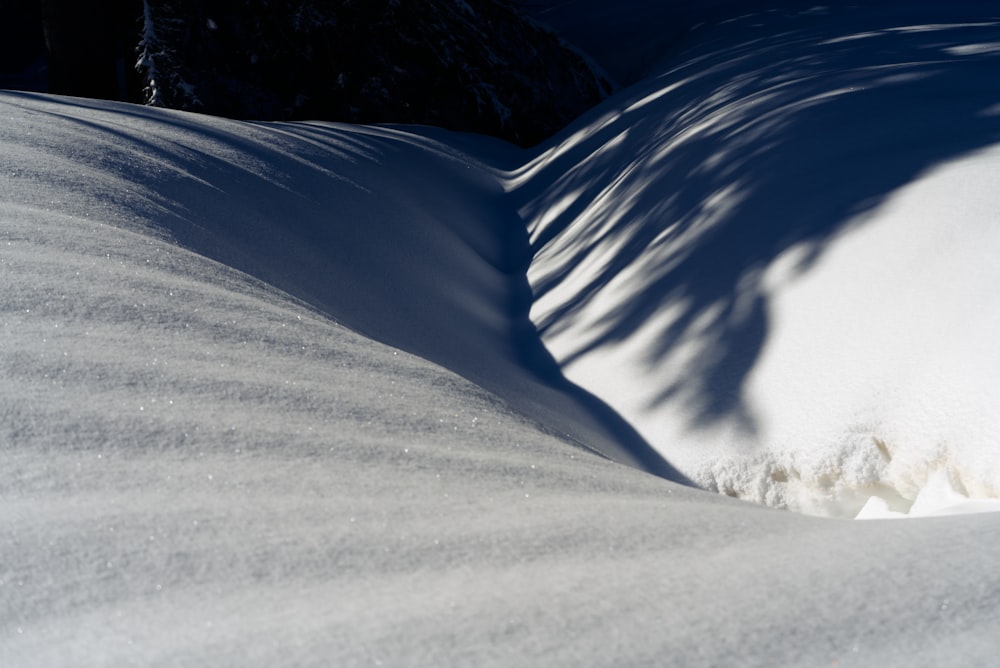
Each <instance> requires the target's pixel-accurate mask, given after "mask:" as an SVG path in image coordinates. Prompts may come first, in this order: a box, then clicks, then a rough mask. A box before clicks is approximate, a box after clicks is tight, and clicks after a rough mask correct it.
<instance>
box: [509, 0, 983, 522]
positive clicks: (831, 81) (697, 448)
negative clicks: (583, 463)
mask: <svg viewBox="0 0 1000 668" xmlns="http://www.w3.org/2000/svg"><path fill="white" fill-rule="evenodd" d="M640 4H641V3H640ZM685 39H686V41H685V46H684V48H683V49H682V50H681V51H679V52H678V53H674V54H673V55H671V56H670V57H669V58H668V59H666V60H665V61H663V63H662V64H661V65H660V66H659V67H658V69H654V70H653V71H652V72H650V73H649V75H648V77H647V78H645V79H643V80H642V81H641V82H640V83H638V84H636V85H635V86H633V88H631V89H629V90H628V91H626V92H625V93H623V94H622V95H621V96H619V97H616V98H615V99H614V100H613V102H612V103H609V104H606V105H604V106H602V107H600V108H599V109H597V110H595V111H594V112H593V113H592V114H591V115H590V116H589V117H587V118H586V119H585V120H583V121H582V122H581V123H578V124H576V125H575V126H573V127H572V128H570V129H569V130H568V131H567V132H566V133H565V134H563V135H562V136H560V137H559V138H557V139H556V140H554V141H553V142H552V143H551V144H550V145H549V146H548V147H547V148H546V150H545V151H542V152H540V153H538V154H537V155H536V156H535V158H534V160H533V161H531V162H530V163H529V164H528V165H527V166H526V168H525V169H523V170H522V171H521V172H520V173H518V174H516V175H514V176H513V177H512V180H511V186H510V189H511V190H512V191H514V192H516V193H518V194H519V195H520V197H521V199H520V207H521V209H520V210H521V213H522V215H523V216H524V217H525V219H526V220H527V221H528V223H529V229H530V234H531V241H532V244H533V247H534V250H535V253H534V259H533V262H532V265H531V267H530V269H529V280H530V282H531V285H532V288H533V290H534V293H535V302H534V304H533V307H532V311H531V317H532V320H533V321H534V322H535V324H536V325H537V327H538V329H539V331H540V332H541V334H542V337H543V341H544V342H545V344H546V346H547V347H548V348H549V349H550V350H551V351H552V353H553V355H554V356H555V357H556V359H557V360H558V361H559V363H560V365H561V366H562V367H563V368H564V370H565V371H566V373H567V376H568V377H569V378H570V379H571V380H572V381H574V382H576V383H578V384H580V385H581V386H583V387H585V388H587V389H589V390H591V391H592V392H594V393H595V394H597V395H599V396H600V397H601V398H603V399H604V400H605V401H607V402H608V403H609V404H610V405H611V406H612V407H614V408H615V409H616V410H617V411H619V412H620V413H621V414H622V415H623V416H624V417H625V418H626V419H627V420H629V421H630V422H631V423H632V424H633V425H635V426H636V427H637V428H638V430H639V432H640V433H641V434H642V435H643V436H644V437H645V438H646V440H648V441H649V442H650V443H651V444H652V445H653V446H654V447H655V448H656V449H657V450H658V451H659V452H660V453H661V454H662V455H663V456H664V457H665V458H666V459H668V460H669V461H670V462H671V463H672V464H673V465H674V466H676V467H677V468H678V469H680V471H681V472H683V473H684V474H685V475H687V476H689V477H690V478H691V479H692V480H694V481H695V482H696V483H698V484H699V485H701V486H703V487H706V488H708V489H713V490H717V491H719V492H722V493H725V494H729V495H732V496H736V497H739V498H742V499H747V500H752V501H758V502H763V503H767V504H770V505H774V506H778V507H787V508H793V509H797V510H801V511H805V512H809V513H816V514H824V515H836V516H853V515H854V514H856V513H857V512H858V511H859V510H861V508H862V506H864V504H865V502H866V500H867V499H868V498H869V497H872V496H880V497H882V498H884V499H891V500H892V504H891V505H892V506H893V508H894V509H896V510H907V509H909V508H910V506H911V505H912V504H915V501H916V499H917V498H918V497H920V495H921V494H922V491H923V490H925V489H926V488H927V487H928V485H933V482H932V479H933V476H934V475H935V472H941V474H942V475H946V476H947V477H948V479H949V480H951V481H952V484H953V485H954V489H955V490H957V492H959V493H961V494H965V495H968V496H969V497H970V498H974V499H978V498H996V497H997V496H998V495H1000V442H998V440H1000V408H998V406H1000V404H998V402H997V398H998V396H1000V381H998V379H1000V352H998V349H997V347H996V345H995V341H996V340H997V338H998V334H1000V303H998V301H997V297H996V289H995V286H996V285H997V283H998V280H1000V270H998V269H997V264H996V261H995V258H996V257H997V254H998V251H1000V226H998V225H997V222H998V218H997V216H998V213H997V212H998V211H1000V191H998V190H997V189H996V187H995V184H996V183H997V181H998V179H1000V111H998V106H997V104H998V98H997V93H996V91H997V89H996V81H995V72H996V71H997V69H998V67H1000V51H998V50H996V49H992V48H989V45H991V44H997V43H1000V20H998V19H997V18H996V17H995V16H993V15H991V14H990V12H989V11H988V10H986V9H985V8H984V6H983V5H982V3H973V2H969V3H952V4H949V5H948V6H947V7H944V6H938V7H935V6H925V5H921V6H919V7H912V6H910V5H907V6H905V7H903V6H902V5H899V6H897V5H890V4H885V3H882V4H879V3H872V4H870V5H867V6H866V5H859V6H852V7H850V8H847V7H843V8H822V7H801V8H799V6H798V5H796V4H795V3H787V4H786V5H784V6H778V7H776V8H775V7H772V8H771V9H767V10H764V9H761V10H756V11H751V12H746V13H744V15H742V16H738V17H736V18H732V19H730V20H727V21H724V22H721V23H715V24H710V25H704V26H701V27H699V28H698V29H697V30H694V31H693V32H691V33H690V34H689V35H688V36H687V37H686V38H685ZM929 481H931V482H929Z"/></svg>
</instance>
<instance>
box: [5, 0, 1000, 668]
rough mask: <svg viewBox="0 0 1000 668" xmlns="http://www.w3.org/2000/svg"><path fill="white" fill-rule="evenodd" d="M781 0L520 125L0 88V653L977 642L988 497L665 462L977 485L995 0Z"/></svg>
mask: <svg viewBox="0 0 1000 668" xmlns="http://www.w3.org/2000/svg"><path fill="white" fill-rule="evenodd" d="M634 4H635V6H636V7H645V11H648V12H652V13H650V14H646V15H644V16H645V18H646V21H645V22H646V23H653V22H655V21H656V20H662V19H664V18H665V17H666V14H665V13H664V12H667V10H669V9H670V8H671V5H670V4H669V3H667V4H666V5H663V4H660V5H658V6H659V8H660V9H659V10H658V9H657V5H656V4H655V3H634ZM798 7H799V5H798V4H795V5H788V6H786V7H785V10H784V11H777V12H764V13H755V12H751V13H749V14H746V13H745V12H737V13H735V14H733V15H732V17H730V18H731V19H732V20H726V21H724V22H721V23H719V24H718V25H716V24H712V25H704V26H701V27H699V28H697V29H695V30H693V31H690V32H689V33H687V34H685V35H684V36H683V37H681V38H680V41H674V42H672V43H671V45H670V46H669V49H672V50H674V51H675V53H673V55H671V56H670V58H669V59H667V60H664V61H662V63H661V64H659V65H655V66H654V67H653V69H652V70H649V71H648V72H647V73H646V75H644V78H641V79H640V80H639V81H637V83H636V84H635V85H634V86H632V87H631V88H629V89H627V90H625V91H622V92H621V93H619V94H618V95H617V96H616V97H614V98H612V99H611V100H609V101H608V102H607V103H606V104H604V105H602V106H601V107H598V108H596V109H595V110H593V112H591V113H590V114H589V115H588V116H586V117H584V118H582V119H580V121H579V122H577V123H575V124H574V125H572V126H571V127H569V128H568V129H567V130H566V131H565V132H564V133H562V134H560V135H559V136H557V137H555V138H553V140H551V141H550V142H549V143H547V144H545V145H543V146H541V147H539V148H538V149H537V150H532V151H522V150H519V149H515V148H513V147H511V146H509V145H507V144H504V143H502V142H499V141H496V140H491V139H486V138H482V137H477V136H471V135H456V134H451V133H447V132H443V131H439V130H435V129H433V128H404V127H358V126H349V125H336V124H327V123H243V122H235V121H228V120H223V119H218V118H211V117H207V116H200V115H196V114H188V113H182V112H171V111H165V110H160V109H150V108H145V107H137V106H131V105H124V104H117V103H106V102H95V101H87V100H81V99H72V98H62V97H54V96H46V95H37V94H28V93H15V92H2V93H0V119H2V122H0V277H2V281H3V285H4V292H3V298H2V299H0V309H2V312H3V316H2V320H0V323H2V326H0V369H2V376H0V378H2V380H0V456H2V458H3V459H2V462H3V467H2V468H0V664H2V665H14V666H68V665H73V666H77V665H90V666H105V665H106V666H122V665H126V666H127V665H136V666H139V665H142V666H148V665H178V664H179V665H240V666H248V665H250V666H253V665H257V666H271V665H276V664H277V665H301V666H305V665H329V664H336V665H371V664H376V665H379V664H381V665H428V666H429V665H435V666H436V665H456V666H457V665H470V664H471V665H497V666H500V665H512V664H530V665H546V666H549V665H637V666H639V665H649V666H659V665H664V664H675V665H734V666H738V665H747V666H771V665H841V666H849V665H855V666H872V665H878V666H907V667H909V666H939V665H963V666H990V665H992V663H993V662H994V661H995V657H996V653H997V649H998V644H997V640H996V638H997V630H998V629H1000V573H998V571H997V569H996V567H995V562H996V558H995V555H996V554H997V550H998V549H1000V532H998V531H997V527H998V526H1000V515H997V514H996V513H981V514H975V515H963V516H953V517H944V518H924V519H914V520H907V521H894V522H850V521H843V520H838V519H823V518H817V517H809V516H805V515H800V514H796V513H788V512H780V511H776V510H773V509H769V508H765V507H762V506H760V505H756V504H749V503H744V502H742V501H738V500H734V499H730V498H727V497H726V496H725V495H723V494H718V493H715V492H709V491H702V490H698V489H696V488H694V487H692V486H689V485H684V484H679V483H681V482H683V481H684V478H685V476H690V477H693V478H694V479H695V482H700V483H702V484H705V485H707V486H715V487H717V488H718V489H719V491H729V492H731V493H733V494H736V495H741V496H744V497H747V498H757V499H760V500H763V501H766V502H770V503H772V504H774V505H788V506H793V507H798V508H801V509H806V510H812V511H815V512H821V511H823V512H832V513H838V514H850V513H851V512H852V511H854V510H856V509H857V508H858V507H859V506H860V503H862V502H864V500H865V497H866V496H867V495H869V494H871V495H873V498H874V499H875V501H874V502H872V503H871V504H869V506H868V507H867V511H866V513H867V514H869V515H883V516H884V515H888V514H889V513H891V512H893V511H894V510H895V511H902V510H909V511H911V512H912V513H913V514H932V513H934V512H935V511H938V510H940V509H941V507H942V506H946V505H949V504H953V503H955V502H956V501H958V502H964V503H966V505H967V506H968V504H973V505H975V506H976V507H974V508H972V509H976V510H979V509H982V508H983V507H984V506H985V507H990V504H991V503H993V502H992V501H990V500H989V499H987V498H980V500H978V501H975V502H972V501H967V500H966V497H967V496H969V495H971V496H976V497H989V496H994V497H995V496H996V494H995V490H996V477H995V476H996V471H997V466H998V464H997V459H998V458H997V455H996V452H997V451H996V448H995V447H993V446H992V443H991V441H990V438H991V434H995V433H996V431H997V430H996V427H997V426H998V423H997V421H996V420H995V413H994V412H993V411H994V410H995V409H994V408H993V402H992V401H991V399H992V398H993V397H995V389H994V388H995V386H996V384H995V381H994V378H996V373H995V371H996V361H997V356H996V353H995V352H994V351H993V350H992V348H993V346H991V345H990V344H991V342H992V340H993V339H994V338H995V336H994V332H995V331H996V328H997V327H996V326H997V317H996V315H995V312H994V311H995V309H994V308H993V304H994V301H995V300H994V298H993V296H992V290H991V289H990V288H991V283H992V279H993V278H995V276H996V270H995V268H994V265H993V264H992V263H991V262H990V258H991V257H992V256H993V254H994V253H993V252H992V251H993V250H994V249H995V247H996V242H997V239H998V236H997V234H998V233H997V232H996V231H995V230H994V229H993V228H994V227H996V226H995V223H996V216H997V215H998V213H997V212H998V211H1000V208H998V205H1000V202H998V201H997V199H996V198H997V195H996V192H995V189H993V188H992V187H991V186H990V184H991V183H992V182H993V181H994V180H995V175H996V173H997V169H998V163H1000V161H998V159H997V154H996V149H995V148H993V146H994V145H995V144H997V143H1000V137H998V134H1000V125H998V119H1000V116H998V115H997V113H996V105H997V104H1000V99H998V95H997V91H998V89H997V86H996V84H995V82H994V81H993V78H992V73H993V72H995V71H996V67H995V66H996V64H997V63H996V58H997V55H998V53H1000V48H998V47H997V46H996V45H997V44H998V43H1000V29H998V25H1000V19H998V18H993V17H990V16H989V15H986V14H988V12H986V11H984V10H983V8H982V5H981V4H978V3H964V4H963V3H950V4H947V5H944V4H942V5H941V6H940V7H936V6H935V5H934V4H927V5H920V7H919V8H918V9H914V7H913V6H908V7H907V8H906V9H905V10H904V9H901V8H900V7H898V6H896V5H894V4H885V5H882V4H878V5H873V6H871V7H867V8H855V9H853V10H851V11H848V10H837V11H833V10H828V11H827V12H826V13H823V12H821V11H818V10H814V11H809V12H803V11H800V9H799V8H798ZM809 9H813V8H811V7H810V8H809ZM658 12H659V13H658ZM641 17H642V15H639V16H638V18H641ZM592 34H595V31H593V30H592ZM637 46H641V45H637ZM681 47H682V48H681ZM678 48H681V50H680V51H677V49H678ZM650 49H653V46H652V45H649V49H647V48H640V49H638V50H637V51H636V53H641V54H642V57H643V58H649V54H650V53H651V52H652V51H650ZM609 50H610V49H609ZM654 50H655V49H654ZM655 60H656V58H653V59H652V61H655ZM652 61H649V62H652ZM636 62H637V61H633V64H634V65H635V67H636V68H638V65H637V64H635V63H636ZM959 226H961V227H959ZM536 327H537V329H536ZM470 381H471V382H470ZM616 411H617V412H616ZM925 441H927V442H930V443H931V445H930V446H928V445H927V443H926V442H925ZM581 446H585V447H581ZM657 452H658V453H659V456H658V455H657ZM598 453H603V454H604V455H606V457H604V456H600V455H599V454H598ZM928 454H929V455H930V456H931V457H930V458H929V459H928V458H926V456H927V455H928ZM608 457H610V459H608ZM890 458H891V461H890ZM612 460H617V461H612ZM626 464H627V465H626ZM824 467H826V468H824ZM643 469H646V470H647V471H648V470H651V471H654V472H656V473H657V474H659V475H658V476H654V475H649V473H647V472H644V471H643ZM862 474H863V475H866V476H869V477H862ZM852 476H853V477H852ZM907 476H909V477H907ZM664 478H667V479H664ZM990 485H993V487H990ZM907 495H909V496H907ZM976 504H979V505H976Z"/></svg>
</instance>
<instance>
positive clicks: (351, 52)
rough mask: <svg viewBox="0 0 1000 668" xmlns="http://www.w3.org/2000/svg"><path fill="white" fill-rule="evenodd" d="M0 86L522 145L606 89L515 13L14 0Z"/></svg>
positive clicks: (424, 0)
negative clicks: (385, 125) (475, 135)
mask: <svg viewBox="0 0 1000 668" xmlns="http://www.w3.org/2000/svg"><path fill="white" fill-rule="evenodd" d="M0 25H2V26H3V28H2V34H0V39H2V43H3V47H2V50H0V86H6V87H12V88H29V89H35V90H44V91H47V92H51V93H56V94H62V95H76V96H82V97H93V98H102V99H115V100H123V101H128V102H137V103H143V104H151V105H155V106H164V107H170V108H176V109H186V110H190V111H198V112H203V113H209V114H216V115H223V116H229V117H233V118H246V119H260V120H264V119H267V120H294V119H307V118H309V119H326V120H339V121H349V122H363V123H364V122H368V123H371V122H397V123H423V124H430V125H437V126H441V127H447V128H451V129H457V130H466V131H473V132H482V133H487V134H493V135H496V136H500V137H504V138H506V139H508V140H511V141H514V142H516V143H520V144H532V143H535V142H537V141H539V140H541V139H542V138H544V137H546V136H548V135H550V134H551V133H553V132H554V131H556V130H558V129H559V128H560V127H562V126H563V125H565V124H566V123H568V122H569V121H570V120H572V119H573V118H574V117H575V116H577V115H578V114H579V113H581V112H582V111H584V110H585V109H587V108H589V107H591V106H593V105H594V104H596V103H597V102H599V101H600V100H601V99H602V98H603V97H604V96H605V95H606V94H607V92H608V89H609V84H608V83H607V82H606V81H605V80H603V79H602V78H601V77H600V76H598V75H596V74H595V73H594V72H593V71H592V70H591V68H590V67H589V65H588V64H587V62H586V61H585V59H584V58H583V57H581V56H580V55H579V54H578V53H577V52H575V51H574V50H572V49H571V48H569V47H568V46H567V45H566V44H564V43H563V42H562V41H561V40H560V39H559V38H558V37H557V36H555V35H554V34H553V33H551V32H550V31H548V30H547V29H545V28H544V27H542V26H540V25H538V24H537V23H534V22H531V21H529V20H526V19H525V18H524V17H523V15H522V14H521V13H520V11H519V10H518V8H517V6H516V5H515V4H513V3H512V2H510V1H508V0H467V1H466V0H291V1H282V2H278V1H272V0H5V1H4V2H3V3H2V4H0Z"/></svg>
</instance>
